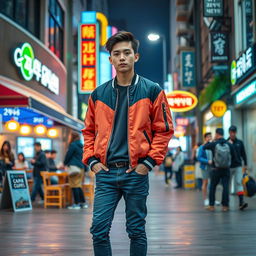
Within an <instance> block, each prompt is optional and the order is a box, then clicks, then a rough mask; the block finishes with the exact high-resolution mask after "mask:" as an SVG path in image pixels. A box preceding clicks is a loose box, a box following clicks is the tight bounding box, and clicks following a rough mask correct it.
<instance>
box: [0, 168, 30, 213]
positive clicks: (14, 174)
mask: <svg viewBox="0 0 256 256" xmlns="http://www.w3.org/2000/svg"><path fill="white" fill-rule="evenodd" d="M6 174H7V175H6V177H7V178H6V179H5V183H4V189H3V194H2V199H1V208H2V209H8V208H11V207H12V208H13V210H14V211H15V212H22V211H28V210H32V204H31V200H30V193H29V187H28V181H27V176H26V172H25V171H14V170H10V171H7V172H6Z"/></svg>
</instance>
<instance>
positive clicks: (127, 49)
mask: <svg viewBox="0 0 256 256" xmlns="http://www.w3.org/2000/svg"><path fill="white" fill-rule="evenodd" d="M124 51H131V49H129V48H126V49H122V50H114V51H113V52H124Z"/></svg>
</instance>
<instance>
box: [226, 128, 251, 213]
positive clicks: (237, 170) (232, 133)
mask: <svg viewBox="0 0 256 256" xmlns="http://www.w3.org/2000/svg"><path fill="white" fill-rule="evenodd" d="M236 133H237V128H236V126H234V125H232V126H230V128H229V138H228V142H229V143H230V144H232V145H233V147H234V150H235V158H234V159H233V161H232V162H231V169H230V172H231V176H234V182H235V192H236V193H237V195H238V197H239V209H240V210H241V211H242V210H244V209H245V208H247V207H248V204H247V203H245V202H244V188H243V184H242V179H243V169H246V165H247V157H246V153H245V148H244V143H243V142H242V141H241V140H239V139H237V137H236ZM242 160H243V164H244V167H243V168H242Z"/></svg>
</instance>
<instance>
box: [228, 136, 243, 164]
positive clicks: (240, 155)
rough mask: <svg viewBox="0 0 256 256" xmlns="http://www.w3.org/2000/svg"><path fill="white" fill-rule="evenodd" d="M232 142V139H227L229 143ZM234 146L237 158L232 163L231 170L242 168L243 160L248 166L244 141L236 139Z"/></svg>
mask: <svg viewBox="0 0 256 256" xmlns="http://www.w3.org/2000/svg"><path fill="white" fill-rule="evenodd" d="M230 140H231V139H230V138H228V139H227V141H228V142H229V141H230ZM232 145H233V147H234V150H235V153H236V154H235V158H234V159H233V160H232V162H231V168H235V167H240V166H242V160H243V162H244V165H247V157H246V152H245V148H244V143H243V141H241V140H239V139H237V138H235V140H234V141H233V143H232Z"/></svg>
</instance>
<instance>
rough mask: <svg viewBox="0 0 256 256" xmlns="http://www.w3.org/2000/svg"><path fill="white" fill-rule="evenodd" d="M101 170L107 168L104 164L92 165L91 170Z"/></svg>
mask: <svg viewBox="0 0 256 256" xmlns="http://www.w3.org/2000/svg"><path fill="white" fill-rule="evenodd" d="M101 170H105V171H106V172H107V171H108V170H109V169H108V168H107V167H106V166H105V165H104V164H102V163H97V164H95V165H94V166H93V167H92V171H93V172H94V173H95V174H97V173H98V172H100V171H101Z"/></svg>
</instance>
